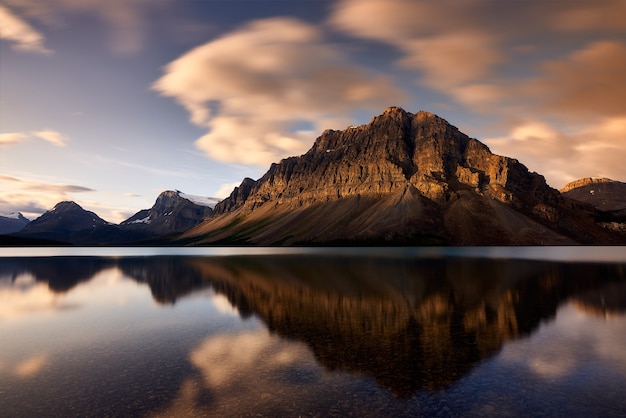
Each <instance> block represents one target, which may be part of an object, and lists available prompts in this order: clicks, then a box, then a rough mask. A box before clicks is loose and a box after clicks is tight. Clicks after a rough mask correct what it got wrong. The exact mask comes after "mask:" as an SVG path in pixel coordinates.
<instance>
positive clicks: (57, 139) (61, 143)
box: [0, 129, 70, 147]
mask: <svg viewBox="0 0 626 418" xmlns="http://www.w3.org/2000/svg"><path fill="white" fill-rule="evenodd" d="M32 137H36V138H39V139H43V140H44V141H47V142H50V143H51V144H53V145H56V146H57V147H65V146H67V143H68V142H69V141H70V138H69V137H68V136H67V135H64V134H62V133H60V132H57V131H53V130H49V129H47V130H42V131H35V132H9V133H0V146H2V145H13V144H17V143H20V142H24V141H26V140H28V139H29V138H32Z"/></svg>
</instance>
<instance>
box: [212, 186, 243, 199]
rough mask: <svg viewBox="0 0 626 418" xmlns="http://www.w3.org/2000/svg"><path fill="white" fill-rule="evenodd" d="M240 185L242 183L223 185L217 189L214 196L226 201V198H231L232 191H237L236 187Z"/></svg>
mask: <svg viewBox="0 0 626 418" xmlns="http://www.w3.org/2000/svg"><path fill="white" fill-rule="evenodd" d="M240 183H241V182H235V183H226V184H222V185H221V186H220V188H219V189H217V191H216V192H215V193H213V196H214V197H219V198H222V199H224V198H226V197H228V196H230V194H231V193H232V191H233V190H235V187H238V186H239V184H240Z"/></svg>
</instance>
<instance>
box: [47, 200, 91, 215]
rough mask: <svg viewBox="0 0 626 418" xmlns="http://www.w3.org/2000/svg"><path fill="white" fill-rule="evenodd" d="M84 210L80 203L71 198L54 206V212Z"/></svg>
mask: <svg viewBox="0 0 626 418" xmlns="http://www.w3.org/2000/svg"><path fill="white" fill-rule="evenodd" d="M80 210H84V209H83V208H82V207H81V206H80V205H79V204H78V203H76V202H73V201H71V200H66V201H63V202H59V203H57V204H56V205H54V207H53V208H52V212H57V213H59V212H70V211H80Z"/></svg>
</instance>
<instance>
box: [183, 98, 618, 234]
mask: <svg viewBox="0 0 626 418" xmlns="http://www.w3.org/2000/svg"><path fill="white" fill-rule="evenodd" d="M597 215H598V211H597V210H596V209H595V208H593V207H592V206H591V205H588V204H585V203H583V202H577V201H575V200H571V199H567V198H564V197H563V196H561V194H560V193H559V192H558V191H557V190H555V189H553V188H551V187H549V186H548V185H547V184H546V181H545V179H544V177H543V176H541V175H539V174H537V173H533V172H529V171H528V169H527V168H526V167H525V166H524V165H523V164H521V163H520V162H519V161H517V160H515V159H512V158H508V157H504V156H500V155H496V154H493V153H492V152H491V151H490V150H489V148H488V147H487V146H486V145H484V144H482V143H481V142H480V141H478V140H476V139H474V138H470V137H468V136H467V135H465V134H463V133H462V132H460V131H459V130H458V129H457V128H456V127H454V126H452V125H450V124H449V123H448V122H447V121H445V120H444V119H442V118H440V117H438V116H436V115H434V114H432V113H429V112H425V111H419V112H417V113H415V114H413V113H409V112H406V111H405V110H403V109H401V108H399V107H390V108H388V109H387V110H385V112H384V113H383V114H381V115H379V116H375V117H374V118H372V120H371V121H370V123H369V124H367V125H362V126H358V127H349V128H347V129H346V130H343V131H335V130H327V131H324V132H323V134H322V135H321V136H320V137H318V138H317V139H316V141H315V143H314V144H313V146H312V148H311V149H310V150H309V151H308V152H307V153H305V154H303V155H301V156H298V157H290V158H286V159H284V160H282V161H280V162H279V163H278V164H272V165H271V167H270V168H269V170H268V171H267V172H266V173H265V175H264V176H263V177H261V178H260V179H259V180H256V181H255V180H252V179H244V181H243V182H242V183H241V185H240V186H239V187H237V188H235V190H234V191H233V192H232V193H231V195H230V196H229V197H228V198H226V199H225V200H223V201H222V202H220V203H218V204H217V205H216V206H215V209H214V211H213V214H212V215H211V216H210V217H209V218H208V219H207V220H206V221H205V222H203V223H202V224H200V225H198V226H197V227H195V228H192V229H191V230H189V231H187V232H186V233H184V234H183V235H182V237H181V240H180V241H179V243H182V244H190V245H210V244H244V245H333V244H336V245H541V244H552V245H561V244H616V243H624V242H626V236H624V235H623V234H621V233H616V232H615V231H610V230H607V229H605V228H602V227H601V226H600V225H598V224H596V219H595V217H596V216H597Z"/></svg>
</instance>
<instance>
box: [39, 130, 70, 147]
mask: <svg viewBox="0 0 626 418" xmlns="http://www.w3.org/2000/svg"><path fill="white" fill-rule="evenodd" d="M33 135H35V136H36V137H37V138H41V139H43V140H44V141H48V142H50V143H51V144H54V145H56V146H57V147H64V146H66V145H67V143H68V141H69V140H70V138H69V137H68V136H66V135H63V134H62V133H59V132H56V131H51V130H46V131H36V132H33Z"/></svg>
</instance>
